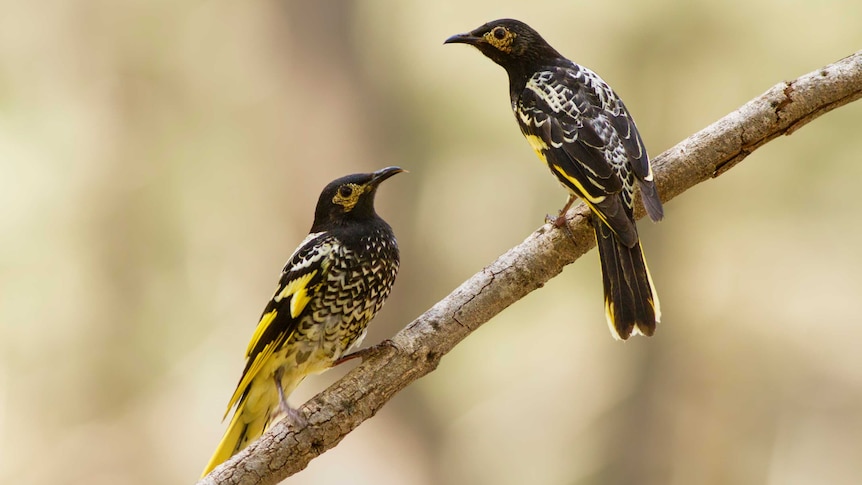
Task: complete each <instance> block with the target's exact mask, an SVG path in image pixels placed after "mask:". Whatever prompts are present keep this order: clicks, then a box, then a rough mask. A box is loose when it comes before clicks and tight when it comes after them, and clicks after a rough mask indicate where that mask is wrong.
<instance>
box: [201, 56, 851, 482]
mask: <svg viewBox="0 0 862 485" xmlns="http://www.w3.org/2000/svg"><path fill="white" fill-rule="evenodd" d="M860 97H862V51H859V52H857V53H855V54H853V55H850V56H848V57H846V58H844V59H842V60H840V61H838V62H836V63H834V64H830V65H828V66H826V67H824V68H822V69H818V70H816V71H814V72H811V73H809V74H806V75H804V76H802V77H800V78H798V79H796V80H794V81H791V82H782V83H779V84H777V85H775V86H773V87H772V88H771V89H769V90H768V91H766V92H765V93H764V94H762V95H760V96H758V97H756V98H754V99H753V100H751V101H749V102H748V103H746V104H745V105H743V106H741V107H740V108H739V109H737V110H735V111H734V112H732V113H730V114H728V115H727V116H725V117H724V118H721V119H720V120H718V121H716V122H715V123H713V124H712V125H710V126H708V127H706V128H704V129H703V130H701V131H699V132H697V133H695V134H694V135H692V136H690V137H688V138H687V139H685V140H683V141H682V142H680V143H679V144H677V145H676V146H674V147H673V148H671V149H669V150H667V151H665V152H664V153H662V154H661V155H659V156H658V157H656V158H655V159H654V160H653V170H654V172H655V175H656V182H657V184H658V189H659V193H660V194H661V196H662V200H663V201H665V202H667V201H669V200H671V199H673V198H674V197H676V196H677V195H679V194H681V193H682V192H684V191H685V190H687V189H689V188H691V187H693V186H695V185H697V184H699V183H701V182H704V181H706V180H709V179H710V178H715V177H718V176H719V175H721V174H723V173H725V172H727V171H728V170H730V169H731V168H733V167H734V166H735V165H736V164H738V163H739V162H741V161H742V160H743V159H745V157H747V156H748V155H749V154H750V153H751V152H753V151H754V150H756V149H757V148H759V147H760V146H762V145H764V144H765V143H767V142H769V141H770V140H772V139H774V138H775V137H777V136H779V135H789V134H791V133H793V132H794V131H796V130H797V129H799V128H800V127H802V126H804V125H805V124H806V123H808V122H810V121H811V120H813V119H814V118H816V117H818V116H820V115H822V114H824V113H826V112H828V111H830V110H833V109H835V108H837V107H840V106H843V105H844V104H847V103H850V102H852V101H854V100H856V99H859V98H860ZM638 208H639V210H638V211H636V215H637V217H638V218H640V217H643V215H644V211H643V208H642V207H641V206H640V204H638ZM568 223H569V227H570V229H571V237H568V236H567V235H566V233H565V231H559V230H553V229H552V228H551V227H552V226H551V225H550V224H545V225H544V226H542V227H540V228H539V229H538V230H537V231H536V232H534V233H533V234H531V235H530V236H529V237H527V239H526V240H524V241H523V242H522V243H521V244H519V245H518V246H516V247H514V248H512V249H510V250H509V251H508V252H506V253H505V254H503V255H502V256H500V257H499V258H498V259H497V260H496V261H494V262H493V263H491V264H490V265H489V266H488V267H486V268H485V269H483V270H482V271H480V272H479V273H477V274H475V275H474V276H473V277H471V278H470V279H468V280H467V281H465V282H464V283H463V284H461V286H459V287H458V288H456V289H455V290H454V291H453V292H452V293H451V294H449V295H448V296H447V297H446V298H444V299H443V300H441V301H440V302H438V303H437V304H436V305H434V306H433V307H432V308H430V309H429V310H428V311H426V312H425V313H424V314H422V315H421V316H419V317H418V318H417V319H416V320H414V321H413V322H411V323H410V324H409V325H407V327H406V328H404V329H403V330H402V331H401V332H399V333H398V334H397V335H395V336H394V337H393V338H392V339H391V340H387V341H385V342H384V343H382V344H381V345H379V346H377V347H375V348H374V349H372V351H371V352H369V353H368V355H367V356H365V358H364V360H363V362H362V364H360V365H359V366H358V367H356V368H355V369H353V370H352V371H350V372H349V373H348V374H347V375H346V376H344V378H342V379H341V380H339V381H338V382H336V383H335V384H333V385H332V386H331V387H330V388H328V389H326V390H325V391H323V392H322V393H320V394H318V395H317V396H315V397H314V398H313V399H312V400H310V401H309V402H307V403H306V404H305V405H304V406H303V407H302V408H301V412H302V413H303V414H304V415H305V417H306V418H307V420H308V425H307V426H306V427H304V428H299V429H295V430H291V429H289V428H288V426H287V425H286V424H285V423H284V422H281V423H277V424H276V425H274V426H273V427H272V429H271V430H269V431H268V432H267V433H265V434H264V436H263V437H261V439H260V440H258V441H256V442H254V443H252V444H251V445H250V446H249V447H248V448H246V449H245V450H243V451H242V452H240V453H239V454H237V455H235V456H234V457H233V458H231V459H230V460H228V461H227V462H226V463H224V464H222V465H220V466H219V467H217V468H216V469H215V470H214V471H213V472H212V473H211V474H210V475H208V476H207V477H205V478H203V479H202V480H201V481H199V482H198V483H199V484H201V485H211V484H217V483H218V484H245V485H252V484H254V485H268V484H274V483H278V482H279V481H281V480H283V479H285V478H287V477H289V476H290V475H293V474H294V473H296V472H298V471H300V470H302V469H303V468H305V467H306V466H307V465H308V462H309V461H311V460H312V459H313V458H315V457H316V456H318V455H320V454H321V453H323V452H325V451H326V450H328V449H330V448H332V447H334V446H335V445H337V444H338V443H339V442H340V441H341V439H342V438H344V436H345V435H347V433H349V432H350V431H352V430H353V429H354V428H356V427H357V426H359V424H360V423H362V421H364V420H366V419H368V418H370V417H371V416H374V414H375V413H376V412H377V411H378V410H379V409H380V408H381V407H382V406H383V405H384V404H385V403H386V402H387V401H388V400H389V399H390V398H391V397H392V396H393V395H394V394H395V393H397V392H398V391H400V390H401V389H403V388H404V387H406V386H407V385H409V384H410V383H412V382H413V381H415V380H416V379H418V378H420V377H422V376H424V375H425V374H428V373H429V372H432V371H433V370H434V369H435V368H436V367H437V364H438V363H439V362H440V359H441V357H442V356H443V355H445V354H446V353H447V352H449V351H450V350H451V349H452V348H453V347H454V346H455V345H457V344H458V343H459V342H460V341H461V340H463V339H464V338H465V337H466V336H467V335H469V334H470V333H471V332H472V331H474V330H475V329H476V328H478V327H479V326H480V325H482V324H483V323H485V322H487V321H488V320H490V319H491V318H492V317H493V316H494V315H496V314H497V313H499V312H501V311H502V310H504V309H505V308H506V307H508V306H509V305H511V304H512V303H514V302H516V301H518V300H519V299H521V298H522V297H524V296H525V295H526V294H528V293H530V292H531V291H533V290H535V289H537V288H540V287H542V285H544V284H545V282H546V281H548V280H550V279H551V278H553V277H554V276H556V275H558V274H559V273H560V272H561V271H562V270H563V267H565V266H566V265H567V264H570V263H572V262H573V261H575V260H576V259H578V258H579V257H580V256H581V255H583V254H584V253H586V252H587V251H588V250H589V249H591V248H592V247H593V246H594V245H595V240H594V237H593V231H592V227H591V226H590V223H589V211H588V210H587V209H586V208H585V207H584V206H583V204H580V205H578V206H577V207H575V208H573V209H572V210H570V211H569V214H568Z"/></svg>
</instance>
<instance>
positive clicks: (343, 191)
mask: <svg viewBox="0 0 862 485" xmlns="http://www.w3.org/2000/svg"><path fill="white" fill-rule="evenodd" d="M338 195H340V196H342V197H344V198H345V199H346V198H348V197H350V196H351V195H353V187H351V186H349V185H342V186H341V187H339V188H338Z"/></svg>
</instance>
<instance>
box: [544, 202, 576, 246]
mask: <svg viewBox="0 0 862 485" xmlns="http://www.w3.org/2000/svg"><path fill="white" fill-rule="evenodd" d="M575 200H577V197H576V196H574V195H572V194H569V198H568V199H567V200H566V205H564V206H563V208H562V209H560V213H559V214H558V215H557V217H552V216H551V215H550V214H548V215H547V216H545V222H547V223H550V224H553V225H554V227H556V228H557V229H562V230H564V231H565V232H566V235H567V236H569V239H571V240H572V242H575V235H574V234H572V229H571V228H569V224H568V221H567V220H566V214H567V213H568V212H569V208H571V207H572V204H574V203H575Z"/></svg>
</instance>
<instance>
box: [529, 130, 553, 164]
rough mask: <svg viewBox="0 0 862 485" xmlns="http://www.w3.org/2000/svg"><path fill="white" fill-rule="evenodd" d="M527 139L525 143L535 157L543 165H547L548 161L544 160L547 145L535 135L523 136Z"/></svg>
mask: <svg viewBox="0 0 862 485" xmlns="http://www.w3.org/2000/svg"><path fill="white" fill-rule="evenodd" d="M524 136H525V137H526V138H527V143H529V144H530V146H531V147H532V148H533V151H534V152H536V156H538V157H539V159H540V160H542V161H543V162H545V163H548V159H547V158H545V150H547V149H548V144H547V143H545V140H542V139H541V138H539V137H538V136H536V135H524Z"/></svg>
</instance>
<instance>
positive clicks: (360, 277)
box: [201, 167, 405, 477]
mask: <svg viewBox="0 0 862 485" xmlns="http://www.w3.org/2000/svg"><path fill="white" fill-rule="evenodd" d="M402 172H405V170H403V169H402V168H400V167H387V168H384V169H381V170H378V171H376V172H373V173H359V174H353V175H348V176H345V177H342V178H339V179H337V180H334V181H332V182H331V183H329V184H328V185H327V186H326V187H325V188H324V189H323V191H322V192H321V193H320V198H319V199H318V202H317V206H316V209H315V211H314V222H313V223H312V225H311V230H310V231H309V234H308V236H307V237H306V238H305V239H304V240H303V241H302V242H301V243H300V244H299V247H297V248H296V250H295V251H294V252H293V254H292V255H291V256H290V258H288V261H287V264H285V266H284V269H283V270H282V272H281V277H280V278H279V282H278V286H277V287H276V290H275V293H274V294H273V296H272V298H271V299H270V300H269V302H268V303H267V304H266V307H265V308H264V310H263V313H262V314H261V317H260V319H259V321H258V324H257V327H256V329H255V331H254V334H253V336H252V338H251V341H250V342H249V344H248V347H247V349H246V364H245V369H244V370H243V372H242V376H241V377H240V379H239V384H238V385H237V387H236V390H235V391H234V393H233V395H232V396H231V398H230V402H229V404H228V407H227V411H226V413H225V417H227V415H228V413H230V410H231V409H233V408H234V406H236V408H235V410H234V414H233V417H232V418H231V420H230V424H229V425H228V428H227V431H226V432H225V434H224V437H223V438H222V440H221V442H220V443H219V445H218V448H216V451H215V453H214V454H213V456H212V458H211V459H210V461H209V463H208V464H207V466H206V468H205V469H204V472H203V474H202V475H201V476H202V477H203V476H206V475H207V474H209V472H210V471H212V470H213V469H214V468H215V467H216V466H218V465H219V464H220V463H222V462H224V461H226V460H227V459H228V458H230V457H231V456H233V455H234V454H236V453H238V452H239V451H240V450H242V449H243V448H245V447H246V446H247V445H248V444H249V443H250V442H252V441H254V440H255V439H257V438H258V437H260V435H261V434H263V432H264V431H266V430H267V429H268V428H269V426H270V425H271V424H272V423H274V422H276V421H277V420H279V419H283V418H285V416H286V417H288V418H290V419H291V420H292V423H294V424H303V423H304V418H302V416H301V415H300V413H299V411H297V410H295V409H293V408H291V407H290V406H289V405H288V404H287V399H286V396H288V395H289V394H290V393H291V392H292V391H293V390H294V389H295V388H296V387H297V386H298V385H299V383H300V382H302V380H303V379H304V378H305V377H306V376H308V375H310V374H316V373H319V372H323V371H325V370H327V369H328V368H330V367H331V366H332V365H334V364H336V363H338V362H339V361H340V360H343V359H344V358H345V356H347V355H348V354H349V352H350V351H351V350H352V349H354V348H356V347H357V346H358V345H359V344H360V343H361V342H362V340H363V338H364V337H365V333H366V329H367V325H368V322H369V321H371V319H372V318H374V315H375V314H377V312H378V311H379V310H380V309H381V307H382V306H383V303H384V301H385V300H386V298H387V297H388V296H389V293H390V290H391V289H392V285H393V284H394V283H395V276H396V274H397V273H398V267H399V261H400V260H399V251H398V243H397V241H396V239H395V234H394V233H393V231H392V228H391V227H390V226H389V224H388V223H386V221H384V220H383V219H382V218H381V217H380V216H379V215H377V212H376V211H375V209H374V197H375V194H376V193H377V188H378V187H379V185H380V184H381V183H382V182H383V181H385V180H387V179H389V178H390V177H392V176H393V175H395V174H398V173H402Z"/></svg>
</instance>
